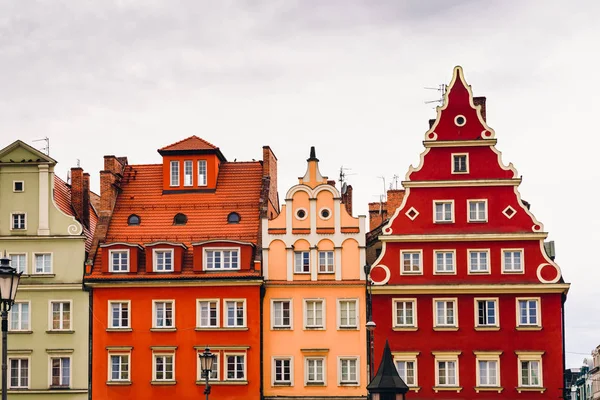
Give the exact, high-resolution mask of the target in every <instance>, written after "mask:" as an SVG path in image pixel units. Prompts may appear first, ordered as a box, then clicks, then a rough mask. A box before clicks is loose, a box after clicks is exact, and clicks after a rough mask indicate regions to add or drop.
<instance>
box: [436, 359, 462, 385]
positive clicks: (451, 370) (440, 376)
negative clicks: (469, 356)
mask: <svg viewBox="0 0 600 400" xmlns="http://www.w3.org/2000/svg"><path fill="white" fill-rule="evenodd" d="M457 362H458V361H449V360H448V361H436V364H437V370H436V378H437V382H436V385H437V386H458V383H457V382H458V377H457V368H456V367H457V365H456V364H457Z"/></svg>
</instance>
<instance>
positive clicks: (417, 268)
mask: <svg viewBox="0 0 600 400" xmlns="http://www.w3.org/2000/svg"><path fill="white" fill-rule="evenodd" d="M400 254H401V255H402V270H401V271H400V272H401V274H421V273H423V272H422V270H421V251H420V250H411V251H400Z"/></svg>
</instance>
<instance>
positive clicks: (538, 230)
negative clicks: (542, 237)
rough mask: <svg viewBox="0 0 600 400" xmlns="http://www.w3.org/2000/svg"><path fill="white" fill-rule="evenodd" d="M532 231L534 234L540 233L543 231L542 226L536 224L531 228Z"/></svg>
mask: <svg viewBox="0 0 600 400" xmlns="http://www.w3.org/2000/svg"><path fill="white" fill-rule="evenodd" d="M531 229H532V230H533V231H534V232H540V231H541V230H542V227H541V226H540V225H538V224H535V225H533V226H532V227H531Z"/></svg>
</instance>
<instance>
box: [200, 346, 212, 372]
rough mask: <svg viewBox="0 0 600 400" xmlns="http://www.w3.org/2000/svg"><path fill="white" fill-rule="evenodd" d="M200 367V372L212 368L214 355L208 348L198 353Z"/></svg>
mask: <svg viewBox="0 0 600 400" xmlns="http://www.w3.org/2000/svg"><path fill="white" fill-rule="evenodd" d="M199 357H200V368H201V369H202V372H204V373H206V371H210V370H212V367H213V364H214V362H215V358H216V357H215V355H214V354H213V353H211V352H210V350H209V349H208V348H206V349H205V350H204V353H202V354H200V356H199Z"/></svg>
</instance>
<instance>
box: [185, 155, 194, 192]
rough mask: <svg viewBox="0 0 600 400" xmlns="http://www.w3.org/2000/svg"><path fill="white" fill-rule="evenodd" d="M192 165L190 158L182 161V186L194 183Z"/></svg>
mask: <svg viewBox="0 0 600 400" xmlns="http://www.w3.org/2000/svg"><path fill="white" fill-rule="evenodd" d="M193 170H194V167H193V164H192V160H185V161H184V162H183V186H192V185H193V184H194V182H193V180H194V171H193Z"/></svg>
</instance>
